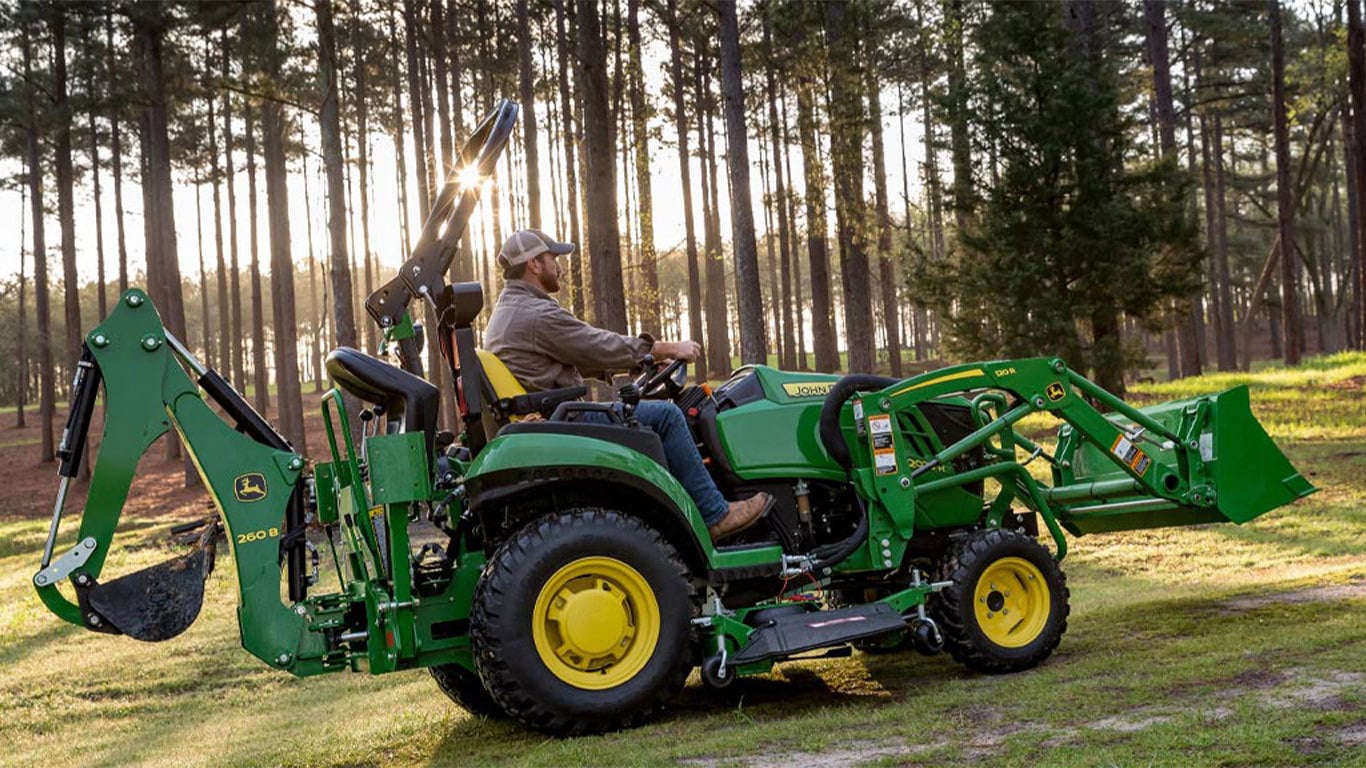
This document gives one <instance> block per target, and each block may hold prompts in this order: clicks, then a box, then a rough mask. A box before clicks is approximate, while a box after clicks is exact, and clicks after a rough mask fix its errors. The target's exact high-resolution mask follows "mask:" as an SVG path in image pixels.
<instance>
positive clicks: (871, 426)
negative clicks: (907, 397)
mask: <svg viewBox="0 0 1366 768" xmlns="http://www.w3.org/2000/svg"><path fill="white" fill-rule="evenodd" d="M868 439H869V442H870V443H871V444H872V447H873V467H874V469H875V470H876V471H877V473H878V474H879V475H890V474H892V473H893V472H895V471H896V442H895V441H894V440H893V438H892V417H891V415H890V414H886V413H881V414H877V415H874V416H869V417H868Z"/></svg>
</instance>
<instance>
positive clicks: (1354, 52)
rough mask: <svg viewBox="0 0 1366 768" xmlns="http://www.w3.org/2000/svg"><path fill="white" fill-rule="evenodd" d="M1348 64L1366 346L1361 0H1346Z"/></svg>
mask: <svg viewBox="0 0 1366 768" xmlns="http://www.w3.org/2000/svg"><path fill="white" fill-rule="evenodd" d="M1347 67H1348V84H1349V89H1350V91H1351V103H1352V136H1351V139H1352V147H1351V149H1352V152H1351V154H1352V155H1354V157H1352V158H1351V160H1349V162H1350V163H1351V164H1352V173H1351V176H1352V177H1353V179H1352V185H1351V191H1352V194H1353V195H1355V197H1356V203H1355V205H1353V206H1352V210H1353V211H1354V215H1355V217H1356V226H1355V227H1354V228H1353V236H1354V238H1355V243H1356V247H1355V248H1353V249H1352V263H1353V268H1352V270H1351V273H1352V274H1353V275H1354V276H1355V278H1356V280H1355V285H1354V286H1353V306H1354V307H1355V309H1356V316H1355V318H1354V320H1355V323H1356V329H1355V330H1356V342H1357V348H1358V349H1366V210H1364V209H1366V149H1363V148H1366V31H1363V23H1362V13H1361V6H1360V5H1359V0H1347Z"/></svg>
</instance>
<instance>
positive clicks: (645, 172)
mask: <svg viewBox="0 0 1366 768" xmlns="http://www.w3.org/2000/svg"><path fill="white" fill-rule="evenodd" d="M627 13H628V16H629V18H630V23H629V24H628V25H627V29H628V30H629V31H630V37H631V44H630V51H631V55H630V69H631V133H632V138H633V139H634V143H635V150H634V151H635V160H636V200H637V206H636V207H637V210H639V211H640V245H639V246H638V247H639V257H640V274H641V277H642V278H644V280H645V295H644V296H642V297H641V305H642V307H643V308H644V312H643V315H642V318H641V323H642V325H643V326H644V327H645V330H646V331H649V332H650V333H662V329H661V328H660V319H659V311H660V306H659V265H658V263H657V260H658V256H657V255H656V254H655V211H654V205H655V204H654V190H652V189H651V188H650V135H649V122H648V121H649V108H648V107H647V105H646V102H645V70H644V68H643V65H642V64H641V60H640V49H641V40H640V0H630V3H629V6H628V11H627Z"/></svg>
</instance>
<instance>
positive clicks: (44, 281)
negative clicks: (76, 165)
mask: <svg viewBox="0 0 1366 768" xmlns="http://www.w3.org/2000/svg"><path fill="white" fill-rule="evenodd" d="M20 46H21V47H22V48H23V59H24V101H25V107H26V112H27V114H26V115H25V117H26V118H27V125H26V126H25V127H26V129H27V130H26V134H27V136H26V139H27V141H26V150H27V159H28V188H29V205H30V210H31V212H32V216H33V290H34V314H35V315H37V320H36V323H37V327H38V377H39V382H38V422H39V427H38V431H39V434H40V436H41V446H40V449H39V450H40V453H39V454H38V460H39V461H40V462H42V463H44V464H46V463H48V462H51V461H53V460H54V459H55V458H56V443H55V441H54V437H53V426H52V421H53V411H54V404H53V395H54V393H55V391H56V378H57V377H56V372H55V371H54V370H53V365H52V311H51V300H50V295H49V291H50V289H49V287H48V276H47V239H46V227H44V222H43V213H44V210H45V209H44V206H43V174H42V170H41V169H42V167H43V155H42V150H41V147H40V145H39V143H38V101H37V96H36V92H37V88H36V87H34V83H33V50H32V40H31V39H30V25H29V23H28V22H27V21H21V22H20Z"/></svg>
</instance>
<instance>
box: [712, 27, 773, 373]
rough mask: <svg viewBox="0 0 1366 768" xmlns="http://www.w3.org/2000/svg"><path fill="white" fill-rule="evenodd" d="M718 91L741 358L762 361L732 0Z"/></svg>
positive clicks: (741, 85) (760, 313) (723, 37)
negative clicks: (722, 114)
mask: <svg viewBox="0 0 1366 768" xmlns="http://www.w3.org/2000/svg"><path fill="white" fill-rule="evenodd" d="M720 10H721V96H722V98H723V100H724V101H725V119H726V169H727V173H726V177H727V179H728V180H729V181H730V225H731V227H730V228H731V247H732V248H733V249H734V251H735V289H736V303H737V304H738V305H739V307H738V309H739V315H740V362H741V363H748V364H752V363H759V364H762V363H764V362H765V360H766V359H767V356H768V352H767V350H766V349H765V345H764V298H763V295H762V294H761V293H760V290H759V249H758V244H757V243H756V242H755V239H754V206H753V203H752V202H751V201H750V192H749V190H750V186H749V136H748V132H747V129H746V127H745V91H744V83H743V81H742V76H741V74H740V24H739V20H738V19H737V18H736V8H735V4H734V3H721V4H720Z"/></svg>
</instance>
